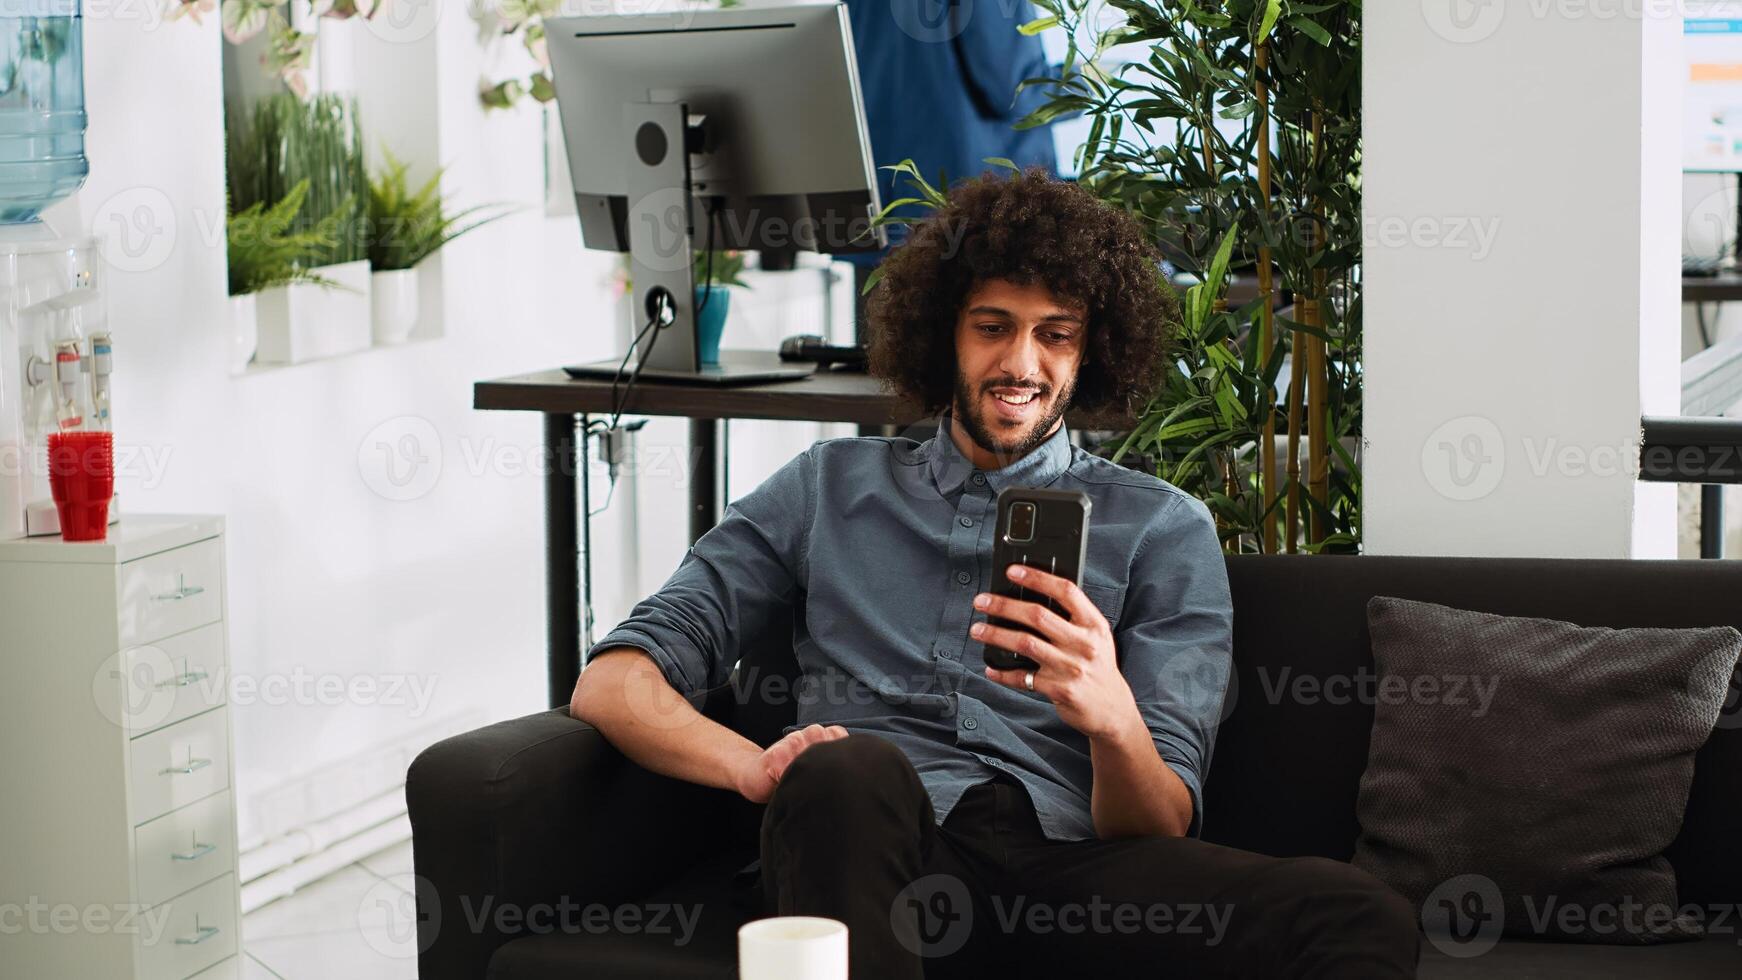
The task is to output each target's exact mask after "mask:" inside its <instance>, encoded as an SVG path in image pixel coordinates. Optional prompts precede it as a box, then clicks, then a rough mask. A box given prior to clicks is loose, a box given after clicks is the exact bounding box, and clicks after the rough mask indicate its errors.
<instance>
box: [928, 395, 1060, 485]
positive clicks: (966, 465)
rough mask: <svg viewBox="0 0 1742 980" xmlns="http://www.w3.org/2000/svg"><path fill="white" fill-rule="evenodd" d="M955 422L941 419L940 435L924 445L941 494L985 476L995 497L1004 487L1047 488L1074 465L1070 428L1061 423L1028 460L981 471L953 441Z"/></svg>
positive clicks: (947, 415) (946, 414) (950, 418)
mask: <svg viewBox="0 0 1742 980" xmlns="http://www.w3.org/2000/svg"><path fill="white" fill-rule="evenodd" d="M954 425H955V419H954V417H953V416H952V415H951V413H949V412H944V413H943V414H942V415H939V416H938V431H937V435H935V436H933V437H932V438H931V439H929V440H927V441H926V443H925V446H926V449H927V452H928V454H929V456H928V459H927V461H926V464H927V467H928V469H929V470H930V472H931V478H932V482H933V483H934V484H936V485H937V488H938V493H939V494H941V495H943V496H946V497H947V496H949V495H951V494H953V493H955V492H956V491H957V490H960V489H962V486H963V484H965V483H967V482H968V481H969V480H970V479H971V478H972V477H973V476H975V475H976V474H983V475H984V477H985V481H986V485H987V486H990V487H991V488H992V492H993V493H997V492H998V491H1000V490H1003V489H1004V488H1005V487H1044V486H1046V485H1047V484H1049V483H1051V482H1053V481H1054V480H1056V479H1058V478H1059V476H1060V474H1062V473H1064V471H1065V470H1067V469H1069V468H1070V465H1071V436H1070V427H1069V426H1068V425H1066V424H1064V423H1063V422H1060V423H1059V427H1058V430H1057V431H1056V432H1054V433H1053V434H1052V435H1050V436H1048V437H1047V439H1046V441H1045V442H1043V443H1041V444H1040V445H1038V446H1036V447H1034V448H1033V449H1032V450H1030V451H1029V452H1028V454H1027V455H1026V456H1023V457H1022V458H1021V459H1018V460H1017V461H1016V462H1014V463H1011V464H1010V465H1008V466H1005V467H1003V468H1002V469H996V470H981V469H979V468H978V467H976V466H975V465H974V462H973V460H971V459H969V458H968V457H966V456H964V455H962V451H961V450H960V449H958V448H957V447H956V442H955V440H954V439H952V438H950V430H951V427H952V426H954Z"/></svg>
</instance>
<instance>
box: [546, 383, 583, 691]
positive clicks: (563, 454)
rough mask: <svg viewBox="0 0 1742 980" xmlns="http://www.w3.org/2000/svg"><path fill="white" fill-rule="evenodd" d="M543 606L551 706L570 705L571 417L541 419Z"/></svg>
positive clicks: (575, 636) (577, 635) (573, 610)
mask: <svg viewBox="0 0 1742 980" xmlns="http://www.w3.org/2000/svg"><path fill="white" fill-rule="evenodd" d="M544 449H545V453H546V456H545V458H546V459H547V460H549V462H550V466H549V468H548V469H546V470H545V476H544V601H545V619H546V620H547V623H546V626H545V629H546V630H547V633H546V646H547V649H546V654H545V655H546V660H547V666H546V669H547V671H548V675H547V676H548V677H549V684H550V706H551V707H553V708H557V707H561V706H563V705H565V704H568V703H569V698H570V697H571V696H572V695H573V694H574V692H575V682H576V681H578V680H580V677H581V601H580V590H579V582H578V578H579V571H580V569H579V566H580V556H581V553H580V547H579V542H578V541H577V540H576V533H577V526H578V513H579V512H578V503H577V501H576V498H575V481H576V479H577V478H578V477H579V476H580V467H579V465H578V464H577V462H576V453H575V417H574V416H573V415H570V414H549V415H546V416H545V417H544Z"/></svg>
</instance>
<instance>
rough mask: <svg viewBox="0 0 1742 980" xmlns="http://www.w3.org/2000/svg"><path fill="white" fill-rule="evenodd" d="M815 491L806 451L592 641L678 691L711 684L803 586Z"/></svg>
mask: <svg viewBox="0 0 1742 980" xmlns="http://www.w3.org/2000/svg"><path fill="white" fill-rule="evenodd" d="M815 485H816V481H815V473H814V469H813V461H812V459H811V450H806V451H805V452H803V453H801V454H799V455H798V456H797V457H795V458H794V459H793V460H792V461H791V462H789V463H787V464H786V465H785V466H783V467H781V468H780V469H779V470H777V471H776V472H775V473H774V475H773V476H770V477H769V478H768V479H767V480H765V481H763V483H762V485H761V486H759V487H757V488H756V489H755V490H753V491H751V492H750V493H749V494H747V495H745V496H744V497H743V498H742V499H740V500H737V501H735V502H733V503H732V504H730V505H728V506H727V508H726V512H725V514H724V515H723V516H722V517H721V519H720V523H718V524H716V525H715V526H714V527H713V528H712V529H711V530H709V531H708V533H706V534H704V535H702V537H701V539H700V540H698V541H697V542H696V543H695V544H694V545H691V546H690V549H689V551H688V552H687V553H686V554H685V555H684V558H683V561H682V562H680V563H679V564H678V567H677V571H675V572H673V573H672V575H671V578H669V579H667V580H666V583H665V584H664V585H663V586H661V587H660V589H659V591H658V592H655V593H654V594H653V595H650V596H648V597H647V598H646V599H643V600H642V601H641V602H639V603H637V604H636V606H635V608H634V609H633V610H631V611H630V613H629V618H627V619H625V620H624V621H623V622H621V623H619V624H618V625H617V627H616V628H615V629H613V630H612V631H611V632H609V633H607V634H606V635H605V637H604V638H603V639H601V640H599V641H598V642H597V643H595V644H593V646H592V648H591V649H590V650H588V651H587V659H589V660H590V659H591V658H592V657H593V656H594V655H596V654H598V653H599V652H600V651H602V650H606V649H610V648H612V647H624V646H628V647H636V648H638V649H641V650H643V651H646V653H647V654H648V655H649V656H650V657H652V658H653V660H654V662H655V663H657V664H659V667H660V669H661V670H662V671H664V673H665V677H666V680H667V681H669V682H670V683H671V686H672V687H673V688H675V689H676V690H677V691H678V692H679V693H682V694H693V693H695V692H697V691H702V690H706V689H708V688H713V687H718V686H719V685H721V684H724V683H726V681H727V680H728V679H729V678H730V677H731V673H732V667H733V665H734V664H736V663H737V661H738V639H739V638H740V637H744V636H758V635H761V634H762V633H763V632H764V631H765V629H766V628H767V627H768V626H769V625H770V624H771V623H772V622H773V621H774V617H775V616H777V615H779V614H781V613H783V612H786V611H788V610H789V609H790V608H791V606H792V604H793V602H794V600H795V598H796V596H797V593H798V590H799V589H800V588H802V583H803V582H804V579H805V574H806V570H805V567H804V554H805V547H806V542H807V538H808V532H809V522H810V518H811V515H812V513H813V509H812V506H811V502H812V499H813V497H812V494H813V492H814V488H815Z"/></svg>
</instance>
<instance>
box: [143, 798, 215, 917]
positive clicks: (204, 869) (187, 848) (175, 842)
mask: <svg viewBox="0 0 1742 980" xmlns="http://www.w3.org/2000/svg"><path fill="white" fill-rule="evenodd" d="M133 836H134V842H133V843H134V846H133V860H134V863H135V867H136V868H137V870H138V873H139V900H140V901H141V902H143V903H145V904H146V905H156V904H158V903H159V902H162V901H164V900H165V899H168V898H170V897H171V896H174V895H180V894H181V893H182V892H185V891H187V890H188V889H190V888H192V887H194V886H195V885H198V884H201V883H203V882H207V881H211V880H212V879H213V878H216V877H217V876H218V875H221V874H224V873H225V872H227V871H231V870H234V869H235V867H236V826H235V821H234V820H232V819H231V817H230V794H229V792H228V791H226V792H223V793H219V794H218V795H216V796H210V797H207V798H206V799H203V800H201V801H199V802H198V803H190V804H188V805H187V806H184V807H182V808H181V809H179V810H172V811H170V812H169V813H166V814H164V815H163V816H161V817H158V818H157V819H156V820H153V821H151V822H150V823H148V824H145V825H143V826H141V827H140V828H139V829H138V830H136V831H134V835H133Z"/></svg>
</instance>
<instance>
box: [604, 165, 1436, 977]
mask: <svg viewBox="0 0 1742 980" xmlns="http://www.w3.org/2000/svg"><path fill="white" fill-rule="evenodd" d="M870 310H871V321H872V322H871V327H872V331H871V334H872V342H871V367H872V370H873V371H874V372H875V373H876V374H877V375H878V376H879V377H880V378H882V379H883V381H884V383H885V384H886V385H887V386H888V387H890V388H891V389H892V390H894V391H896V392H897V393H899V394H902V395H904V396H906V397H907V398H908V399H909V400H911V401H912V402H913V403H915V404H917V405H919V406H922V407H923V408H924V409H926V410H927V411H928V412H934V413H936V414H937V416H938V418H937V421H938V429H937V434H936V435H935V436H933V437H932V438H930V439H927V440H925V441H923V442H916V441H915V440H911V439H901V438H897V439H887V438H850V439H832V440H825V441H823V442H819V443H817V444H816V445H814V446H812V447H811V448H810V449H808V450H806V451H805V452H804V453H802V454H801V455H800V456H799V457H798V458H796V459H794V460H793V461H792V462H791V463H789V464H787V465H786V466H785V467H783V468H782V469H780V470H779V471H778V472H776V473H775V474H774V475H773V476H772V477H770V478H769V479H768V480H767V481H766V482H764V483H763V484H762V485H761V486H760V487H758V488H757V489H756V490H755V491H753V492H752V493H750V494H749V495H747V496H745V497H744V498H743V499H741V500H738V501H736V502H734V503H733V504H732V505H731V506H730V507H728V508H727V511H726V514H725V516H724V517H723V519H722V520H721V522H720V524H719V525H718V526H717V527H715V528H714V529H713V530H712V531H710V532H709V533H708V534H706V535H704V536H703V537H702V538H701V540H699V541H697V542H696V544H695V546H694V547H693V548H691V549H690V551H689V553H688V554H687V555H686V556H685V557H684V560H683V562H682V564H681V565H680V566H679V567H678V569H677V571H676V572H675V573H674V574H673V575H672V577H671V579H670V580H669V581H668V582H667V583H666V584H665V585H664V586H663V587H662V588H661V589H660V591H659V592H657V593H655V594H654V595H652V596H650V597H648V598H647V599H646V600H644V601H643V602H641V603H640V604H638V605H637V606H636V607H635V609H634V610H633V611H632V613H631V615H630V617H629V618H628V619H627V620H625V621H624V622H623V623H621V624H620V625H619V626H618V627H617V628H616V629H614V630H613V631H612V632H611V633H610V634H609V635H607V636H606V637H605V638H604V639H602V640H600V641H599V643H598V644H597V645H595V646H594V647H593V648H592V650H591V651H589V657H588V659H589V665H588V667H587V669H586V670H585V671H584V672H583V673H582V676H581V680H580V683H579V684H577V685H576V688H575V696H574V701H573V704H572V705H571V711H572V713H573V714H574V716H575V717H577V718H580V719H582V720H584V721H587V722H589V723H591V724H593V725H594V726H595V727H597V728H598V729H599V730H600V731H601V732H602V733H604V735H605V736H606V737H607V738H608V739H610V740H611V742H612V743H613V744H614V745H616V746H617V747H618V748H619V749H620V750H622V751H623V753H624V754H625V755H627V756H629V757H630V758H631V759H633V760H635V761H636V762H638V763H640V764H641V765H643V766H645V767H647V768H649V769H652V770H654V771H656V772H660V773H664V774H666V775H669V776H674V777H677V778H680V779H686V780H689V781H692V782H697V783H702V784H705V785H709V786H714V787H718V788H721V789H726V790H731V791H734V792H737V793H739V794H740V795H742V796H743V797H745V798H746V799H748V800H750V801H752V802H755V803H766V804H767V808H766V810H765V812H764V814H763V823H762V836H761V860H762V868H761V880H762V883H763V886H764V891H765V893H766V898H767V900H768V905H769V907H770V908H771V909H772V910H773V911H775V912H777V913H779V914H782V915H820V916H827V917H831V918H836V919H840V920H842V921H844V922H846V923H847V924H848V926H849V927H850V935H849V949H850V955H851V965H852V976H854V977H855V978H858V980H891V978H917V977H921V976H926V977H937V976H946V975H947V976H963V977H985V976H998V975H1000V974H999V971H1003V972H1005V973H1008V974H1010V975H1014V976H1048V977H1052V976H1122V975H1135V976H1157V975H1165V976H1205V975H1212V976H1230V977H1284V976H1299V977H1337V978H1342V977H1375V978H1377V977H1407V976H1413V975H1414V970H1415V962H1416V954H1417V951H1418V942H1417V935H1416V928H1415V916H1414V914H1413V912H1412V910H1411V909H1410V908H1409V907H1408V905H1407V903H1405V902H1404V900H1403V899H1402V898H1401V897H1400V896H1398V895H1397V894H1396V893H1395V892H1392V891H1391V890H1389V889H1388V888H1386V887H1385V886H1384V885H1382V884H1381V883H1380V882H1379V881H1378V880H1377V879H1375V878H1373V877H1372V876H1371V875H1368V874H1366V873H1365V872H1363V871H1360V870H1358V869H1356V868H1354V867H1352V866H1350V865H1348V864H1345V863H1343V862H1338V861H1331V860H1327V859H1323V858H1316V857H1309V858H1290V859H1281V858H1272V857H1267V856H1262V855H1258V854H1251V853H1247V852H1243V851H1238V850H1234V849H1231V848H1227V847H1221V846H1218V845H1215V844H1210V843H1206V842H1204V841H1202V840H1199V839H1197V837H1198V833H1199V827H1200V823H1201V819H1202V802H1201V801H1202V784H1203V778H1204V774H1205V773H1206V772H1207V771H1208V768H1209V761H1210V754H1211V749H1212V747H1213V743H1214V740H1215V733H1216V728H1217V725H1218V724H1219V723H1220V722H1221V720H1222V717H1223V708H1224V704H1223V702H1224V691H1225V687H1226V683H1227V678H1228V672H1229V658H1230V650H1231V628H1232V612H1231V609H1230V607H1229V596H1228V582H1227V575H1226V571H1225V568H1224V565H1223V560H1222V553H1221V548H1220V546H1219V543H1218V540H1217V535H1216V530H1215V526H1214V523H1213V521H1212V520H1211V518H1210V516H1209V512H1208V510H1207V508H1205V507H1204V505H1203V504H1202V503H1200V502H1199V501H1197V500H1195V499H1192V498H1191V497H1188V496H1187V495H1186V494H1184V493H1182V492H1181V491H1180V490H1178V489H1177V488H1175V487H1173V486H1171V485H1169V484H1167V483H1165V482H1163V481H1162V480H1159V479H1157V478H1155V477H1153V476H1149V475H1146V474H1143V473H1139V472H1135V471H1132V470H1129V469H1126V468H1123V467H1120V466H1117V465H1115V464H1113V463H1111V462H1108V461H1107V460H1104V459H1101V458H1099V457H1096V456H1094V455H1092V454H1090V453H1088V452H1086V451H1084V450H1083V449H1081V448H1077V447H1075V446H1073V445H1072V444H1071V442H1070V438H1069V432H1068V430H1067V428H1066V426H1065V424H1064V414H1065V411H1066V409H1067V408H1069V407H1076V408H1081V409H1088V410H1099V411H1103V412H1109V413H1113V414H1119V413H1130V412H1133V411H1135V410H1136V409H1138V408H1140V407H1141V404H1142V401H1143V399H1144V398H1145V396H1146V395H1147V393H1148V391H1149V388H1150V386H1151V385H1152V384H1153V382H1154V378H1155V376H1156V372H1157V368H1158V366H1159V362H1160V358H1161V357H1162V356H1163V355H1164V352H1165V348H1166V344H1167V340H1168V336H1169V331H1170V330H1171V329H1172V327H1173V326H1174V325H1175V324H1176V323H1177V320H1178V306H1177V303H1176V301H1175V299H1174V297H1173V294H1172V291H1171V289H1170V288H1169V287H1168V285H1167V284H1166V283H1165V282H1164V281H1163V279H1162V277H1161V275H1160V272H1159V262H1158V258H1157V255H1156V254H1155V251H1154V249H1153V248H1152V246H1151V245H1150V244H1149V243H1148V241H1147V239H1146V238H1145V236H1144V234H1143V230H1142V228H1141V227H1140V226H1139V225H1138V224H1137V222H1136V221H1135V220H1134V219H1133V218H1131V217H1130V216H1128V215H1126V214H1124V213H1123V212H1119V211H1117V210H1115V209H1113V208H1111V207H1109V206H1107V205H1105V204H1103V203H1102V202H1100V201H1098V200H1096V199H1095V198H1094V197H1093V196H1092V195H1091V194H1089V193H1088V192H1087V191H1085V190H1083V189H1082V188H1080V187H1078V186H1076V185H1074V184H1070V183H1065V182H1061V181H1058V180H1054V179H1051V178H1049V177H1047V176H1046V175H1045V174H1044V173H1043V172H1041V171H1038V170H1031V171H1029V172H1026V173H1022V174H1017V175H1014V176H1009V177H998V176H993V175H990V174H988V175H985V176H983V177H981V178H979V179H977V180H970V181H966V182H963V183H961V184H958V185H957V186H956V187H955V188H954V190H953V191H952V193H951V194H950V197H949V201H948V204H947V206H945V207H943V208H941V209H939V210H938V211H937V212H936V213H935V214H933V215H932V216H931V217H929V218H928V219H927V220H926V221H924V222H922V223H921V224H919V225H918V226H917V227H916V228H915V229H914V231H913V234H912V235H911V236H910V237H909V239H908V241H907V243H906V244H905V245H903V246H902V247H901V248H899V249H898V250H896V251H895V252H894V253H893V254H892V255H891V256H890V258H889V260H888V261H887V263H886V264H885V266H884V278H883V281H882V282H881V283H880V284H879V285H878V287H877V289H876V291H875V293H874V296H873V298H872V301H871V305H870ZM1011 486H1017V487H1048V488H1052V489H1068V490H1078V491H1081V492H1083V493H1085V494H1087V495H1088V496H1089V498H1090V500H1091V502H1092V505H1093V515H1094V518H1093V522H1092V526H1091V530H1090V539H1089V542H1088V548H1087V563H1086V566H1085V568H1084V570H1083V581H1082V584H1081V585H1080V586H1079V585H1077V584H1075V583H1073V582H1071V581H1069V580H1068V579H1064V578H1060V577H1056V576H1053V575H1049V574H1047V573H1044V572H1040V571H1038V570H1034V569H1023V568H1022V567H1021V566H1011V568H1010V569H1009V574H1011V575H1012V576H1013V577H1015V576H1018V575H1020V578H1019V579H1018V581H1020V583H1021V584H1022V585H1023V586H1024V587H1025V588H1027V589H1031V590H1033V591H1034V592H1037V593H1040V594H1042V595H1045V596H1050V597H1052V598H1053V599H1055V600H1057V601H1058V603H1059V605H1060V607H1061V608H1062V609H1064V610H1065V613H1066V614H1065V615H1063V616H1061V615H1058V614H1057V613H1054V612H1052V611H1050V610H1048V609H1047V608H1046V607H1045V606H1044V605H1042V604H1040V603H1037V602H1031V601H1022V600H1014V599H1008V598H1000V597H997V596H993V595H991V594H990V593H989V592H988V591H987V589H988V588H989V586H990V584H991V582H992V578H993V574H992V573H993V569H992V567H991V556H992V539H993V526H992V522H993V520H994V518H995V516H996V505H995V497H996V494H997V493H998V491H999V490H1001V489H1003V488H1005V487H1011ZM795 610H796V611H797V612H798V615H796V616H795V617H794V616H793V613H794V612H795ZM783 615H784V616H788V617H792V618H793V621H794V631H793V645H794V646H793V649H794V653H795V656H796V658H797V662H798V666H799V670H800V679H799V682H798V684H797V685H796V687H795V690H794V691H793V698H794V700H795V701H796V702H797V706H798V724H797V725H795V726H793V727H792V728H790V729H789V730H788V732H787V734H786V735H785V737H784V738H782V739H780V740H779V741H778V742H776V743H775V744H774V745H772V746H769V747H767V748H763V747H761V746H758V745H756V744H754V743H752V742H750V741H749V740H747V739H745V738H744V737H743V736H741V735H739V734H737V733H735V732H733V731H732V730H731V729H729V728H726V727H724V726H722V725H720V724H717V723H715V722H713V721H711V720H709V719H707V718H705V717H703V716H702V715H701V714H700V713H698V712H697V711H696V710H695V709H694V708H692V707H691V706H690V705H689V703H688V702H687V701H686V700H685V699H684V696H685V695H691V694H695V693H698V692H701V691H704V690H707V689H710V688H714V687H718V686H720V685H722V684H725V683H727V682H728V681H729V678H730V676H731V672H732V669H733V667H734V663H735V661H736V659H737V644H738V641H739V639H740V638H743V637H751V636H758V635H763V634H764V633H765V631H766V629H767V628H768V627H769V625H770V624H773V623H777V622H780V621H781V617H782V616H783ZM987 616H994V617H999V618H1002V619H1007V620H1014V621H1017V622H1020V623H1024V624H1027V625H1028V626H1030V627H1032V628H1033V629H1034V630H1035V634H1033V635H1031V634H1028V633H1023V632H1016V631H1011V630H1008V629H1004V628H1000V627H997V626H993V625H991V624H989V623H987V622H986V617H987ZM988 646H992V647H999V648H1003V649H1008V650H1013V651H1016V652H1018V653H1021V654H1024V655H1026V656H1028V657H1029V658H1031V659H1032V660H1033V661H1035V662H1037V663H1038V665H1039V666H1038V667H1037V669H1035V670H1032V671H1021V670H997V669H994V668H992V667H989V666H987V664H986V661H985V659H984V651H985V649H986V648H987V647H988ZM1278 819H1287V815H1286V814H1279V815H1278Z"/></svg>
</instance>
